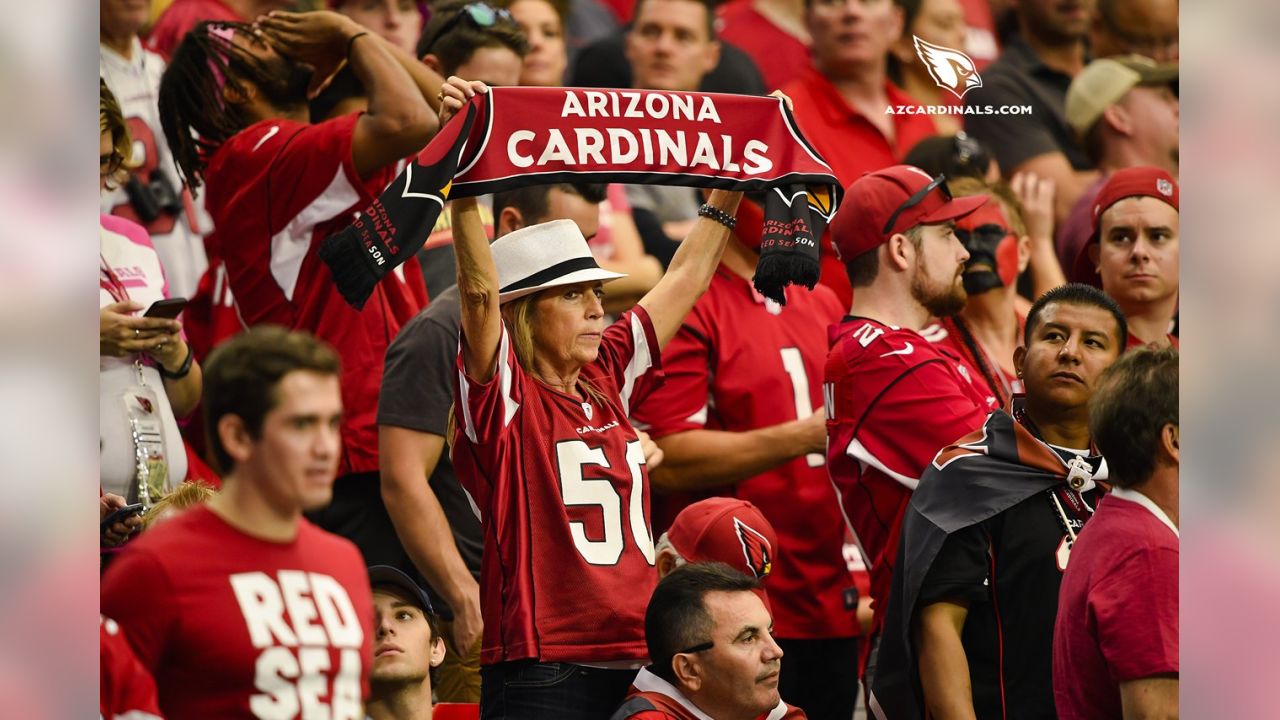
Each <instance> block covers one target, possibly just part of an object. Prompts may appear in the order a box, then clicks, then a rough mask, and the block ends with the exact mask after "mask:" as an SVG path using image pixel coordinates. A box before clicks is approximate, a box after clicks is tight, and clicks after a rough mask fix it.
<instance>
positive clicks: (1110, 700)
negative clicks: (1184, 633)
mask: <svg viewBox="0 0 1280 720" xmlns="http://www.w3.org/2000/svg"><path fill="white" fill-rule="evenodd" d="M1177 672H1178V531H1177V529H1176V528H1175V527H1174V526H1173V523H1172V522H1170V521H1169V518H1168V517H1167V516H1165V514H1164V513H1163V512H1162V511H1161V510H1160V509H1159V508H1158V507H1157V506H1156V505H1155V503H1153V502H1152V501H1151V500H1149V499H1148V498H1147V497H1146V496H1144V495H1141V494H1140V493H1138V492H1136V491H1133V490H1123V489H1116V490H1114V491H1112V493H1111V494H1110V495H1108V496H1107V497H1105V498H1103V499H1102V501H1101V502H1099V503H1098V511H1097V512H1096V513H1094V515H1093V519H1091V520H1090V521H1089V523H1088V524H1087V525H1086V526H1085V528H1084V530H1083V531H1082V532H1081V533H1080V537H1079V538H1078V539H1077V540H1076V543H1075V546H1074V547H1073V548H1072V549H1071V562H1070V564H1068V565H1067V570H1066V573H1065V574H1064V575H1063V577H1062V588H1061V589H1060V590H1059V593H1058V620H1057V622H1056V623H1055V624H1054V631H1053V695H1054V701H1055V703H1056V705H1057V708H1058V717H1059V718H1061V719H1062V720H1106V719H1107V718H1117V719H1118V718H1120V717H1122V714H1121V711H1120V683H1122V682H1126V681H1129V680H1139V679H1142V678H1148V677H1152V676H1155V675H1160V674H1164V673H1175V674H1176V673H1177Z"/></svg>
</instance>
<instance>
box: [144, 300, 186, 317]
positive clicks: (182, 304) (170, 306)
mask: <svg viewBox="0 0 1280 720" xmlns="http://www.w3.org/2000/svg"><path fill="white" fill-rule="evenodd" d="M187 302H188V301H187V299H186V298H180V297H177V298H164V299H163V300H157V301H155V302H153V303H151V307H149V308H147V311H146V312H145V313H143V317H149V318H164V319H166V320H173V319H174V318H176V317H178V315H180V314H181V313H182V311H183V309H184V308H186V307H187Z"/></svg>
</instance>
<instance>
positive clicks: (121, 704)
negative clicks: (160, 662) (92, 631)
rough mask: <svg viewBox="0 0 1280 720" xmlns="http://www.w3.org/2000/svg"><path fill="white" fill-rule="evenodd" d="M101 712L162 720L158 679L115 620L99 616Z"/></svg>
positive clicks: (114, 719) (115, 717)
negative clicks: (135, 653) (131, 647)
mask: <svg viewBox="0 0 1280 720" xmlns="http://www.w3.org/2000/svg"><path fill="white" fill-rule="evenodd" d="M98 627H99V632H98V644H99V658H100V661H99V662H100V664H99V674H100V682H99V686H98V698H99V699H98V712H99V713H100V714H101V720H160V705H159V703H158V702H157V701H156V681H155V680H153V679H152V678H151V673H149V672H147V669H146V668H144V667H142V664H141V663H139V662H138V658H136V657H134V656H133V650H131V649H129V643H128V642H126V641H125V638H124V633H123V632H122V631H121V630H120V626H119V625H118V624H116V621H114V620H108V619H107V618H105V617H100V618H99V620H98Z"/></svg>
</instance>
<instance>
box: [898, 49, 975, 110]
mask: <svg viewBox="0 0 1280 720" xmlns="http://www.w3.org/2000/svg"><path fill="white" fill-rule="evenodd" d="M911 37H912V38H914V39H915V45H916V55H917V56H918V57H919V58H920V62H922V63H924V66H925V67H926V68H928V70H929V77H932V78H933V81H934V82H936V83H938V87H940V88H943V89H946V90H950V91H951V93H952V94H953V95H955V96H956V97H958V98H963V97H964V94H965V93H967V92H969V91H970V90H972V89H973V88H976V87H982V76H981V75H979V74H978V70H977V68H976V67H974V64H973V60H971V59H970V58H969V56H968V55H965V54H964V53H962V52H960V51H959V50H952V49H951V48H948V47H942V46H941V45H934V44H933V43H929V42H925V41H924V40H921V39H920V38H918V37H916V36H915V35H912V36H911Z"/></svg>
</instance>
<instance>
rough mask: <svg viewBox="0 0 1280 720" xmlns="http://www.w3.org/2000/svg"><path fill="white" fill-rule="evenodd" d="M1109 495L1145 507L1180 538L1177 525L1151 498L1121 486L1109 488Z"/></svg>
mask: <svg viewBox="0 0 1280 720" xmlns="http://www.w3.org/2000/svg"><path fill="white" fill-rule="evenodd" d="M1111 495H1112V497H1117V498H1120V499H1121V500H1128V501H1129V502H1133V503H1137V504H1139V505H1141V506H1142V507H1144V508H1146V509H1147V512H1149V513H1151V514H1152V515H1155V516H1156V519H1157V520H1159V521H1160V522H1162V523H1164V524H1165V527H1167V528H1169V529H1170V530H1172V531H1173V535H1174V537H1176V538H1178V539H1179V540H1181V539H1182V535H1181V534H1179V533H1178V526H1177V525H1174V524H1173V521H1172V520H1170V519H1169V516H1168V515H1166V514H1165V512H1164V510H1161V509H1160V506H1159V505H1156V503H1155V501H1154V500H1152V499H1151V498H1149V497H1147V496H1146V495H1143V494H1142V493H1141V492H1139V491H1137V490H1131V489H1129V488H1122V487H1113V488H1111Z"/></svg>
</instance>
